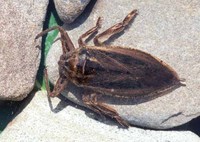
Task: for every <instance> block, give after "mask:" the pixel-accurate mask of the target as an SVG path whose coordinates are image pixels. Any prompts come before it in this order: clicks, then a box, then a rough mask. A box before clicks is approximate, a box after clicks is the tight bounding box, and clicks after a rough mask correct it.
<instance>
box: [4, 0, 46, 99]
mask: <svg viewBox="0 0 200 142" xmlns="http://www.w3.org/2000/svg"><path fill="white" fill-rule="evenodd" d="M47 5H48V0H40V1H39V0H34V1H24V0H6V1H0V17H1V18H0V29H1V32H0V45H1V47H0V100H15V101H16V100H22V99H23V98H25V97H26V96H27V94H28V93H30V91H31V90H32V89H33V86H34V83H35V78H36V74H37V70H38V67H39V63H40V50H39V48H36V46H37V45H40V44H41V42H40V41H41V40H38V41H37V42H35V41H34V39H35V36H36V35H37V34H38V33H39V32H40V31H41V30H42V27H43V21H44V18H45V14H46V8H47Z"/></svg>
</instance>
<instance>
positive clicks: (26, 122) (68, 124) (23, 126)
mask: <svg viewBox="0 0 200 142" xmlns="http://www.w3.org/2000/svg"><path fill="white" fill-rule="evenodd" d="M46 95H47V94H46V92H38V93H36V94H35V95H34V97H33V99H32V100H31V102H30V103H28V105H27V106H26V108H25V109H23V111H22V112H21V113H20V114H19V115H18V116H17V117H15V119H14V120H13V121H12V122H10V123H9V125H8V126H7V127H6V129H5V130H4V131H3V132H2V133H1V135H0V140H1V141H3V142H10V141H13V140H14V141H15V142H22V141H23V142H29V141H42V142H55V141H59V142H66V141H67V142H74V141H75V142H86V141H90V142H110V141H118V142H132V141H134V142H141V141H142V142H167V141H169V142H189V141H192V142H199V141H200V138H199V137H198V136H197V135H195V134H194V133H192V132H190V131H154V130H143V129H140V128H135V127H130V128H129V129H120V128H118V127H117V126H116V125H108V124H105V123H102V122H99V121H97V120H94V119H92V118H90V117H88V116H87V115H86V114H85V112H88V111H86V110H81V109H79V108H76V107H74V106H72V105H70V104H69V102H66V101H61V100H60V99H59V98H54V99H52V104H53V111H51V109H50V107H49V103H48V100H47V96H46ZM109 124H112V123H109Z"/></svg>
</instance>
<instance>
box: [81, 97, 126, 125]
mask: <svg viewBox="0 0 200 142" xmlns="http://www.w3.org/2000/svg"><path fill="white" fill-rule="evenodd" d="M82 100H83V103H84V104H85V105H87V106H88V107H89V108H90V109H91V110H93V111H94V112H96V113H98V114H100V115H106V116H109V117H111V118H114V119H115V120H116V121H117V122H118V123H119V124H120V125H121V126H123V127H125V128H128V127H129V124H128V123H127V122H126V121H125V120H124V119H122V118H121V117H120V116H119V114H118V113H117V111H116V110H115V109H113V108H112V107H110V106H108V105H106V104H104V103H102V102H99V101H98V100H97V96H96V94H91V95H83V97H82Z"/></svg>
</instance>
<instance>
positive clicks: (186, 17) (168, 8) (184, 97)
mask: <svg viewBox="0 0 200 142" xmlns="http://www.w3.org/2000/svg"><path fill="white" fill-rule="evenodd" d="M116 5H117V6H118V8H116ZM199 7H200V2H199V1H198V0H193V1H189V0H184V1H182V0H178V1H174V2H173V4H172V3H171V1H170V0H159V1H154V0H149V1H132V0H118V1H112V2H111V1H108V0H101V1H97V2H96V4H95V5H94V7H93V9H92V11H91V13H90V14H89V17H87V15H88V13H87V10H86V11H85V13H84V14H83V15H82V16H81V17H80V18H79V19H77V20H76V22H75V23H73V24H71V25H65V26H64V27H65V28H66V30H67V32H68V34H69V36H70V37H71V39H72V41H73V43H74V44H75V46H76V47H78V44H77V40H78V37H79V36H80V35H81V34H83V33H84V32H85V31H87V30H88V29H90V28H91V27H93V26H94V25H95V23H96V20H97V18H98V17H99V16H101V17H103V18H104V21H103V23H102V29H100V32H102V31H104V30H105V29H107V28H108V27H110V26H112V25H114V24H115V23H117V22H120V21H122V20H123V18H124V17H125V16H126V15H127V14H128V13H129V12H130V11H131V10H133V9H138V10H139V15H138V16H137V17H136V19H135V20H134V22H133V23H132V24H131V25H130V26H129V27H128V28H127V29H126V30H125V32H124V33H123V34H121V36H119V37H118V38H116V39H115V40H113V39H112V40H110V41H109V42H108V44H111V45H120V46H122V47H131V48H136V49H140V50H142V51H145V52H148V53H150V54H152V55H153V56H156V57H158V58H160V59H161V60H163V61H164V62H166V63H167V64H169V65H170V66H171V67H172V68H174V69H175V70H176V72H177V73H178V74H179V76H180V77H181V78H184V79H185V80H186V82H185V84H186V87H180V88H178V89H176V90H174V91H173V92H171V93H169V94H167V95H165V96H162V97H159V98H157V99H154V100H152V101H148V102H145V103H138V102H134V101H133V102H130V101H124V102H123V103H120V101H118V100H116V99H113V98H111V99H109V98H108V99H107V100H104V101H105V102H106V103H108V104H109V105H110V106H112V107H113V108H115V109H116V110H117V111H118V112H119V114H120V116H121V117H123V118H124V119H126V120H127V121H129V122H130V123H131V124H134V125H139V126H144V127H148V128H159V129H166V128H172V127H175V126H178V125H181V124H184V123H187V122H188V121H190V120H191V119H193V118H196V117H197V116H199V115H200V95H199V92H200V56H199V55H200V47H199V45H200V38H199V37H200V24H199V21H200V9H199ZM89 45H93V43H92V42H89ZM60 55H61V44H60V42H59V41H57V42H55V44H54V45H53V47H52V49H51V50H50V52H49V54H48V57H47V63H46V64H47V66H48V72H49V78H50V80H51V81H52V82H54V83H55V81H56V79H57V78H58V67H57V61H58V60H59V56H60ZM68 91H70V92H71V93H68V94H67V93H63V94H64V95H65V96H66V97H67V98H68V99H70V100H72V101H74V102H76V103H78V104H80V105H83V104H82V102H81V95H82V90H78V89H77V88H76V87H69V88H68Z"/></svg>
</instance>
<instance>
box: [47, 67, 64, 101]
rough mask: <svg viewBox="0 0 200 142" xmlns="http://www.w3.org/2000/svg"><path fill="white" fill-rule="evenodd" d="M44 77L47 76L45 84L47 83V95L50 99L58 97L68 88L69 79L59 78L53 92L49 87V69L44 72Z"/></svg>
mask: <svg viewBox="0 0 200 142" xmlns="http://www.w3.org/2000/svg"><path fill="white" fill-rule="evenodd" d="M44 75H45V83H46V89H47V93H48V96H50V97H56V96H58V95H59V94H60V93H61V92H62V91H63V90H64V89H65V87H66V86H67V83H68V81H67V79H66V78H63V77H59V78H58V80H57V82H56V85H55V86H54V89H53V91H52V92H51V90H50V87H49V81H48V73H47V69H46V68H45V70H44Z"/></svg>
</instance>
